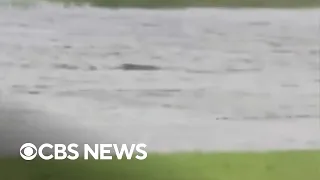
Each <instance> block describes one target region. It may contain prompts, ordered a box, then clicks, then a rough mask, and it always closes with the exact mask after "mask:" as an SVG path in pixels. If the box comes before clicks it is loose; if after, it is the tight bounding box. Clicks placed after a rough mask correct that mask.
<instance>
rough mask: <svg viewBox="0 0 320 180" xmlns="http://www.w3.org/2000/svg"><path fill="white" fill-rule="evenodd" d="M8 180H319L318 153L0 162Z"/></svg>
mask: <svg viewBox="0 0 320 180" xmlns="http://www.w3.org/2000/svg"><path fill="white" fill-rule="evenodd" d="M0 169H1V173H0V179H5V180H49V179H50V180H73V179H74V180H88V179H90V180H107V179H110V180H126V179H130V180H302V179H306V180H318V179H319V177H320V151H303V152H277V153H264V154H258V153H257V154H252V153H223V154H197V153H189V154H167V155H156V154H153V155H149V156H148V158H147V160H145V161H138V160H133V161H127V160H123V161H117V160H112V161H93V160H90V161H84V160H77V161H41V160H36V161H31V162H26V161H23V160H21V159H19V158H17V159H14V158H2V159H0Z"/></svg>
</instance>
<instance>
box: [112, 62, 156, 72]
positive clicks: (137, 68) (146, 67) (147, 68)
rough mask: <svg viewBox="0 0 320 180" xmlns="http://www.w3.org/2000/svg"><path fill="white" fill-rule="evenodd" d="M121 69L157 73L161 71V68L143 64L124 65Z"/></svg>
mask: <svg viewBox="0 0 320 180" xmlns="http://www.w3.org/2000/svg"><path fill="white" fill-rule="evenodd" d="M118 68H119V69H122V70H125V71H156V70H160V67H157V66H153V65H142V64H131V63H128V64H122V65H121V66H120V67H118Z"/></svg>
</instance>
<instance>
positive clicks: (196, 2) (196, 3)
mask: <svg viewBox="0 0 320 180" xmlns="http://www.w3.org/2000/svg"><path fill="white" fill-rule="evenodd" d="M51 1H63V2H67V3H68V2H69V3H70V2H73V3H90V4H91V5H94V6H109V7H147V8H159V7H209V6H216V7H277V8H282V7H314V6H319V5H320V0H51Z"/></svg>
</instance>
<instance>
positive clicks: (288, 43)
mask: <svg viewBox="0 0 320 180" xmlns="http://www.w3.org/2000/svg"><path fill="white" fill-rule="evenodd" d="M319 14H320V10H319V9H312V10H308V9H301V10H284V9H282V10H272V9H260V10H257V9H210V8H208V9H180V10H142V9H103V8H92V7H68V8H65V7H63V6H60V5H53V4H47V3H42V4H37V5H35V6H28V7H12V6H11V7H8V6H7V5H4V6H1V7H0V95H1V96H0V98H1V99H0V102H1V103H0V142H4V143H5V144H8V145H9V146H6V148H4V151H6V152H13V151H14V150H16V151H17V152H18V149H19V148H20V146H21V144H22V143H24V142H33V143H35V144H37V143H38V144H39V143H44V142H56V143H57V142H60V143H71V142H79V143H80V142H81V143H114V142H117V143H146V144H147V145H148V150H149V151H158V152H170V151H191V150H198V151H212V150H217V151H226V150H287V149H319V148H320V124H319V116H320V113H319V108H320V107H319V98H320V95H319V88H320V87H319V85H320V79H319V78H320V77H319V69H320V68H319V42H320V35H319V32H320V31H319V21H320V17H319ZM14 152H15V151H14ZM15 153H16V152H15Z"/></svg>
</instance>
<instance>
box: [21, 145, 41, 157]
mask: <svg viewBox="0 0 320 180" xmlns="http://www.w3.org/2000/svg"><path fill="white" fill-rule="evenodd" d="M20 156H21V157H22V158H23V159H24V160H27V161H31V160H33V159H34V158H36V156H37V147H36V146H35V145H34V144H32V143H26V144H23V145H22V146H21V148H20Z"/></svg>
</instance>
